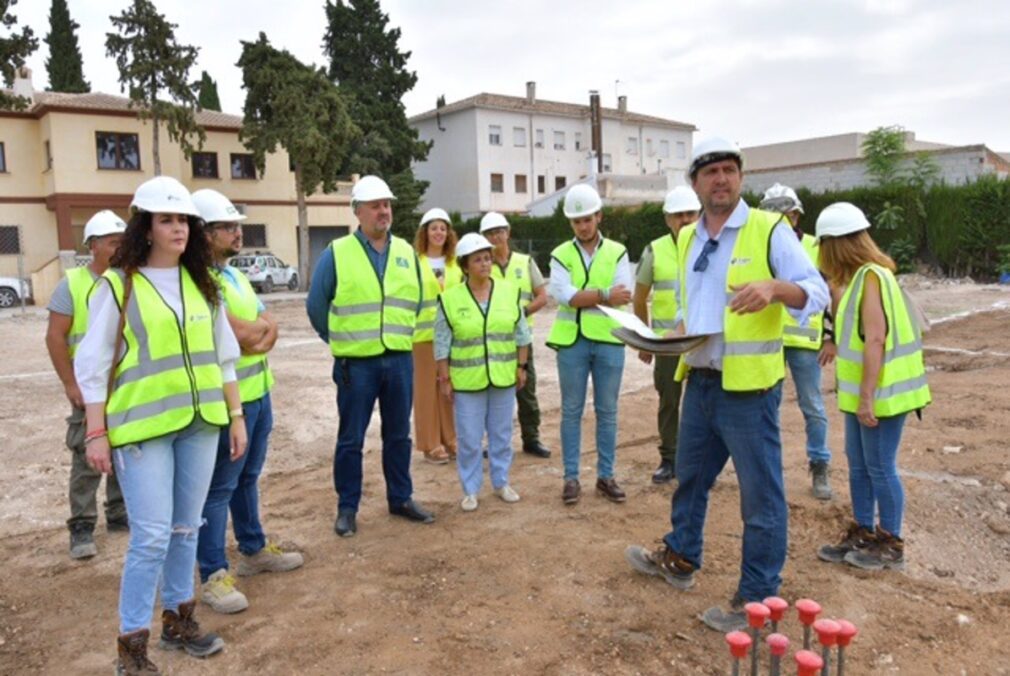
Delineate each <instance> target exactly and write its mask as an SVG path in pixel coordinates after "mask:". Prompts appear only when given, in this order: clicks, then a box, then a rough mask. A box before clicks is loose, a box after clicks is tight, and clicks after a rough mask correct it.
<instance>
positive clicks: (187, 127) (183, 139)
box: [105, 0, 207, 176]
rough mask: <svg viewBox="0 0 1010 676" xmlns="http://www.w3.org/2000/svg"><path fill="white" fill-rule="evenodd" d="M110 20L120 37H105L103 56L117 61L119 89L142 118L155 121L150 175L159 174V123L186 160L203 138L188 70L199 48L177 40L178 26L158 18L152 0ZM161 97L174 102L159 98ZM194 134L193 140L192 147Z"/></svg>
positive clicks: (137, 0)
mask: <svg viewBox="0 0 1010 676" xmlns="http://www.w3.org/2000/svg"><path fill="white" fill-rule="evenodd" d="M109 19H110V20H111V21H112V25H113V26H114V27H115V28H116V30H118V31H119V33H118V34H117V33H106V36H105V52H106V54H107V55H108V56H112V57H115V59H116V66H118V67H119V84H120V88H121V89H122V90H126V91H129V94H130V100H131V102H132V105H133V106H134V107H136V108H137V109H138V116H139V117H140V119H142V120H146V119H150V120H151V121H152V122H153V124H152V127H153V144H152V150H153V151H154V174H155V175H156V176H160V175H161V154H160V149H159V139H160V127H161V125H160V123H161V122H162V121H164V122H165V123H166V125H167V129H168V137H169V138H170V139H171V140H173V141H176V142H177V143H178V144H179V145H180V146H181V147H182V152H183V155H184V156H185V157H186V159H187V160H188V159H189V157H190V155H192V153H193V151H194V150H196V149H198V148H201V147H203V142H204V141H205V140H206V139H207V133H206V132H205V131H204V130H203V128H202V127H200V126H199V125H198V124H197V123H196V115H195V112H196V105H197V103H196V94H195V93H194V91H193V89H194V86H193V85H192V84H191V83H190V82H189V69H190V68H192V67H193V63H195V62H196V57H197V54H198V52H199V50H198V49H197V48H196V47H193V46H190V45H180V44H179V43H177V42H176V41H175V29H176V27H177V26H176V24H173V23H169V22H168V21H166V20H165V17H164V16H162V15H161V14H158V10H157V9H155V7H154V5H153V4H152V3H151V0H133V5H132V6H131V7H130V8H128V9H126V10H124V11H123V13H122V14H120V15H119V16H111V17H109ZM162 93H164V94H167V95H168V96H169V97H171V99H172V100H173V101H175V103H173V102H170V101H163V100H161V99H159V98H158V97H159V95H161V94H162ZM192 136H196V137H197V144H196V145H194V144H193V142H192V141H191V137H192Z"/></svg>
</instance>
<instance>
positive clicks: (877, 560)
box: [845, 526, 905, 570]
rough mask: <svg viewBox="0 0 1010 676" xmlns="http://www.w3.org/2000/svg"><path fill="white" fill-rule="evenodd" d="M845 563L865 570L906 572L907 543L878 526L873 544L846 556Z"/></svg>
mask: <svg viewBox="0 0 1010 676" xmlns="http://www.w3.org/2000/svg"><path fill="white" fill-rule="evenodd" d="M845 563H847V564H849V565H850V566H855V567H856V568H861V569H863V570H884V569H885V568H886V569H890V570H904V569H905V541H904V540H902V539H901V538H899V537H898V536H897V535H892V534H891V533H888V532H887V531H886V530H884V529H883V528H881V527H880V526H877V534H876V538H875V539H874V542H873V544H871V545H870V546H869V547H867V548H865V549H858V550H854V551H851V552H849V553H848V554H846V555H845Z"/></svg>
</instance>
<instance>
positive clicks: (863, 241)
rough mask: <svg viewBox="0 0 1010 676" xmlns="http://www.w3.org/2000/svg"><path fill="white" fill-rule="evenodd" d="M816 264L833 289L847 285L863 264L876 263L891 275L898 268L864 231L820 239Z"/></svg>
mask: <svg viewBox="0 0 1010 676" xmlns="http://www.w3.org/2000/svg"><path fill="white" fill-rule="evenodd" d="M819 263H820V267H821V270H822V271H823V272H824V274H825V276H827V278H828V282H830V283H831V284H832V285H833V286H837V287H845V286H846V285H848V283H849V281H850V280H851V279H852V277H853V275H855V274H856V271H857V270H859V268H861V267H863V266H864V265H866V264H867V263H876V264H877V265H880V266H883V267H885V268H887V269H888V270H890V271H891V272H896V271H897V269H898V267H897V266H896V265H895V264H894V261H893V260H891V257H890V256H888V255H887V254H886V253H884V252H883V251H881V250H880V247H878V246H877V243H876V242H874V241H873V238H872V237H870V233H869V232H867V231H866V230H860V231H858V232H854V233H852V234H850V235H844V236H842V237H825V238H823V239H821V244H820V258H819Z"/></svg>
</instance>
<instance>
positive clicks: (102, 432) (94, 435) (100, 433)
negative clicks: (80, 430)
mask: <svg viewBox="0 0 1010 676" xmlns="http://www.w3.org/2000/svg"><path fill="white" fill-rule="evenodd" d="M107 435H108V431H106V429H105V428H104V427H102V428H100V429H97V430H91V431H90V432H88V433H87V434H85V435H84V440H85V441H88V440H89V439H100V438H102V437H104V436H107Z"/></svg>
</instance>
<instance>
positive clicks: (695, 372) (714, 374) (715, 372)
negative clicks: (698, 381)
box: [690, 366, 722, 379]
mask: <svg viewBox="0 0 1010 676" xmlns="http://www.w3.org/2000/svg"><path fill="white" fill-rule="evenodd" d="M690 374H691V376H692V377H693V376H698V377H699V378H719V379H721V378H722V371H720V370H719V369H706V368H695V367H694V366H692V367H691V371H690Z"/></svg>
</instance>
